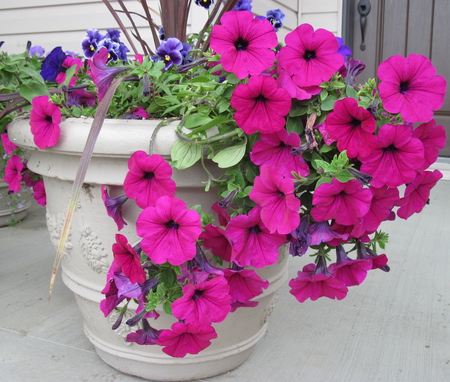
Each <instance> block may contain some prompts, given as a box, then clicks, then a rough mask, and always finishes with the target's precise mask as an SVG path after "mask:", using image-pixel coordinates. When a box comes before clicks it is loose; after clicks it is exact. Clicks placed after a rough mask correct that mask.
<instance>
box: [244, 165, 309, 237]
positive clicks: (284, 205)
mask: <svg viewBox="0 0 450 382" xmlns="http://www.w3.org/2000/svg"><path fill="white" fill-rule="evenodd" d="M260 171H261V174H260V175H259V176H257V177H256V178H255V180H254V185H253V188H252V190H251V192H250V194H249V198H250V199H251V200H253V201H254V202H255V203H257V204H258V205H260V206H261V220H262V222H263V223H264V224H265V226H266V227H267V228H268V229H269V232H270V233H274V232H278V233H279V234H288V233H290V232H291V231H293V230H294V229H295V228H297V226H298V225H299V223H300V214H299V212H300V199H297V198H296V196H295V194H294V182H293V180H292V179H289V178H285V177H284V176H283V175H282V174H281V173H280V172H279V171H278V169H277V168H276V167H271V166H261V167H260Z"/></svg>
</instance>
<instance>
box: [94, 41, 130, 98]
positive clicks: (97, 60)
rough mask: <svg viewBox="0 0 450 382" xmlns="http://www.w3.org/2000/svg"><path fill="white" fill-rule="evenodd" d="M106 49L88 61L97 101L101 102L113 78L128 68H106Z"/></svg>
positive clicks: (102, 49)
mask: <svg viewBox="0 0 450 382" xmlns="http://www.w3.org/2000/svg"><path fill="white" fill-rule="evenodd" d="M108 54H109V53H108V49H106V48H104V47H103V48H101V49H100V50H99V51H98V52H97V53H95V54H94V56H93V58H92V60H90V61H89V67H90V69H91V77H92V81H94V83H95V86H97V90H98V99H99V101H101V100H102V99H103V97H104V96H105V94H106V91H107V90H108V88H109V85H111V82H112V81H113V80H114V78H115V77H116V76H117V75H118V74H120V73H123V72H126V71H127V70H130V68H128V67H126V66H108V65H106V63H107V62H108Z"/></svg>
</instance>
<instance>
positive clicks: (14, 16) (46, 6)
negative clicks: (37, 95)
mask: <svg viewBox="0 0 450 382" xmlns="http://www.w3.org/2000/svg"><path fill="white" fill-rule="evenodd" d="M124 3H125V4H126V6H127V7H128V8H129V9H130V10H133V11H137V12H139V13H143V12H142V7H141V5H140V4H139V3H138V2H137V1H135V0H124ZM111 4H112V5H113V7H114V8H115V9H119V8H120V7H119V5H118V3H117V2H115V1H111ZM158 4H159V2H158V0H149V5H150V7H151V8H153V9H154V10H155V11H158V9H159V5H158ZM191 8H192V9H193V12H192V14H191V17H190V28H191V29H190V30H196V29H197V30H198V29H199V28H200V27H201V26H202V25H203V22H204V19H205V18H206V12H205V11H204V9H203V8H201V7H197V6H195V4H192V6H191ZM276 8H280V9H282V10H283V11H284V12H285V13H286V20H285V27H284V28H283V29H282V30H280V31H279V32H278V33H279V38H280V41H283V40H284V36H285V35H286V34H287V33H289V32H290V31H291V30H293V29H295V27H297V25H299V24H300V23H310V24H311V25H313V26H314V27H315V28H327V29H329V30H331V31H332V32H333V33H336V34H339V33H340V30H341V26H340V18H341V8H342V0H280V1H277V0H254V1H253V12H254V13H255V14H257V15H265V13H266V11H268V10H270V9H276ZM299 10H300V12H299ZM153 14H154V13H153ZM135 21H136V23H137V25H138V26H139V27H140V30H141V31H142V34H143V37H144V38H145V39H146V40H147V41H152V37H151V34H150V31H149V29H148V28H147V27H146V21H145V20H143V19H141V18H139V17H137V18H135ZM155 21H156V22H159V20H158V18H157V17H156V18H155ZM127 25H129V23H127ZM90 28H96V29H100V30H101V31H105V30H106V29H109V28H117V24H116V22H115V20H114V19H113V17H112V16H111V14H110V13H109V12H108V10H107V9H106V6H105V5H104V4H103V2H102V1H101V0H15V1H11V0H0V41H5V43H4V45H3V47H2V50H5V51H7V52H9V53H20V52H23V51H24V50H25V47H26V44H27V41H31V42H32V44H33V45H41V46H43V47H44V48H45V49H46V50H47V51H50V50H51V49H53V48H54V47H56V46H62V48H63V50H70V51H75V52H77V53H79V52H81V49H80V43H81V40H82V39H83V38H84V36H85V34H86V29H90ZM122 41H124V42H125V39H124V38H122ZM136 46H137V48H138V50H139V51H141V49H140V48H139V45H138V44H136Z"/></svg>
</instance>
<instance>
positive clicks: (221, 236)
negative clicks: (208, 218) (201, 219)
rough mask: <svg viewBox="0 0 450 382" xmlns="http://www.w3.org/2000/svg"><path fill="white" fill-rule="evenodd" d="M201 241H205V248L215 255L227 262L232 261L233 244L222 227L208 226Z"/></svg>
mask: <svg viewBox="0 0 450 382" xmlns="http://www.w3.org/2000/svg"><path fill="white" fill-rule="evenodd" d="M199 239H200V240H202V241H203V246H204V247H205V248H207V249H210V250H211V252H212V253H213V254H214V255H216V256H219V257H220V258H221V259H222V260H225V261H230V260H231V244H230V242H229V240H228V238H227V237H226V232H225V229H223V228H222V227H218V226H215V225H213V224H208V225H207V226H206V227H205V230H204V231H203V232H202V233H201V234H200V237H199Z"/></svg>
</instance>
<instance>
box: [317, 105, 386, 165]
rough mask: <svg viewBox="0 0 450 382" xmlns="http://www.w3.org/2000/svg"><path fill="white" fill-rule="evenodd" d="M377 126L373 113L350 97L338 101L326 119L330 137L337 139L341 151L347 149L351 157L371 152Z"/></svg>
mask: <svg viewBox="0 0 450 382" xmlns="http://www.w3.org/2000/svg"><path fill="white" fill-rule="evenodd" d="M376 127H377V123H376V121H375V118H373V116H372V114H371V113H370V112H368V111H367V110H366V109H364V108H363V107H360V106H358V102H357V101H356V100H355V99H353V98H350V97H347V98H344V99H342V100H339V101H337V102H336V103H335V104H334V110H333V111H332V112H331V113H330V114H328V116H327V119H326V121H325V128H326V130H327V132H328V134H329V135H330V137H331V138H333V139H336V140H337V147H338V149H339V151H344V150H346V151H347V156H348V157H349V158H356V157H359V156H362V157H364V156H367V155H369V154H370V153H371V151H372V146H373V145H374V144H375V141H376V138H375V135H374V132H375V129H376Z"/></svg>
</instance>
